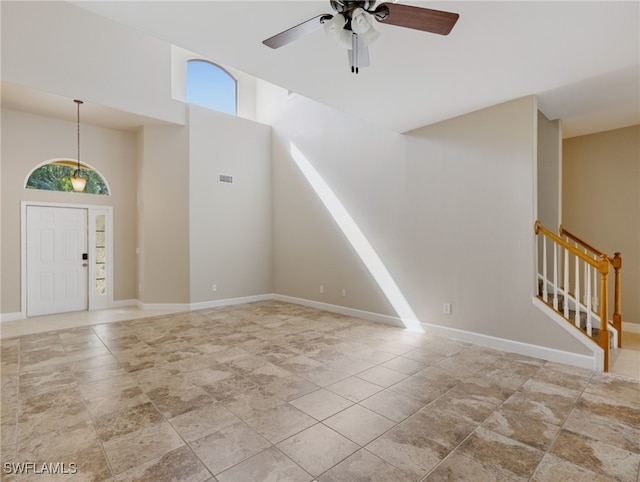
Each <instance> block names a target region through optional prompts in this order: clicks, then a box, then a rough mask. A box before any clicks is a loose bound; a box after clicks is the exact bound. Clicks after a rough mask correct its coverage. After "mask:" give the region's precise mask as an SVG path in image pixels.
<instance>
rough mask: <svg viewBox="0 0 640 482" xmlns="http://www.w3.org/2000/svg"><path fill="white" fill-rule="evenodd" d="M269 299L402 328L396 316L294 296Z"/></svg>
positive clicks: (275, 296)
mask: <svg viewBox="0 0 640 482" xmlns="http://www.w3.org/2000/svg"><path fill="white" fill-rule="evenodd" d="M271 299H273V300H278V301H285V302H287V303H293V304H296V305H303V306H309V307H311V308H317V309H319V310H326V311H330V312H332V313H338V314H340V315H346V316H353V317H354V318H362V319H364V320H369V321H377V322H378V323H384V324H385V325H392V326H398V327H401V328H402V327H404V324H403V323H402V320H401V319H400V318H398V317H397V316H389V315H382V314H380V313H373V312H371V311H363V310H357V309H355V308H348V307H346V306H339V305H332V304H329V303H323V302H322V301H314V300H307V299H305V298H296V297H294V296H285V295H271Z"/></svg>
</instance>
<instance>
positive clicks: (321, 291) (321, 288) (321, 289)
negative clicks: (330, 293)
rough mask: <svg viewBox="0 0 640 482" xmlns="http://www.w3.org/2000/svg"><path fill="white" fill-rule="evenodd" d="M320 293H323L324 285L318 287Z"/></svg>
mask: <svg viewBox="0 0 640 482" xmlns="http://www.w3.org/2000/svg"><path fill="white" fill-rule="evenodd" d="M320 293H324V285H320Z"/></svg>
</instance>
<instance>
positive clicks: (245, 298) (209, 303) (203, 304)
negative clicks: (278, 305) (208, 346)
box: [190, 294, 275, 310]
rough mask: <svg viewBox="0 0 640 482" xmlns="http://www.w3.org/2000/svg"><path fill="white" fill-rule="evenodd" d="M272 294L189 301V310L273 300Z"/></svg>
mask: <svg viewBox="0 0 640 482" xmlns="http://www.w3.org/2000/svg"><path fill="white" fill-rule="evenodd" d="M273 299H275V298H274V295H272V294H265V295H253V296H241V297H239V298H226V299H224V300H213V301H201V302H199V303H191V305H190V306H191V308H190V310H206V309H207V308H218V307H220V306H230V305H241V304H243V303H255V302H256V301H268V300H273Z"/></svg>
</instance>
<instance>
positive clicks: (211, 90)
mask: <svg viewBox="0 0 640 482" xmlns="http://www.w3.org/2000/svg"><path fill="white" fill-rule="evenodd" d="M187 102H191V103H193V104H198V105H201V106H204V107H208V108H209V109H214V110H218V111H221V112H226V113H227V114H231V115H236V113H237V85H236V79H235V78H234V77H233V76H232V75H231V74H229V72H227V71H226V70H224V69H223V68H222V67H220V66H218V65H216V64H214V63H212V62H208V61H206V60H189V61H188V62H187Z"/></svg>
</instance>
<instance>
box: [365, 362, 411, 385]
mask: <svg viewBox="0 0 640 482" xmlns="http://www.w3.org/2000/svg"><path fill="white" fill-rule="evenodd" d="M357 377H358V378H362V379H363V380H366V381H367V382H371V383H375V384H376V385H380V386H381V387H384V388H388V387H390V386H391V385H395V384H396V383H398V382H399V381H401V380H404V379H405V378H407V375H405V374H403V373H400V372H397V371H395V370H390V369H389V368H385V367H383V366H377V367H373V368H369V369H368V370H365V371H363V372H360V373H358V375H357Z"/></svg>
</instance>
